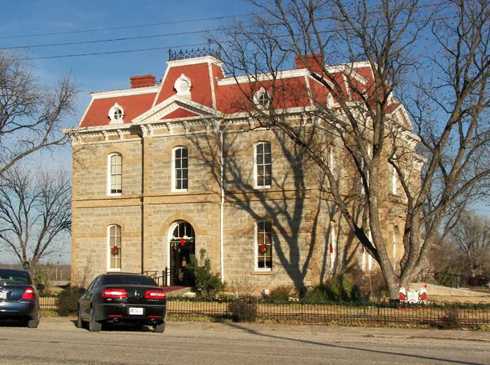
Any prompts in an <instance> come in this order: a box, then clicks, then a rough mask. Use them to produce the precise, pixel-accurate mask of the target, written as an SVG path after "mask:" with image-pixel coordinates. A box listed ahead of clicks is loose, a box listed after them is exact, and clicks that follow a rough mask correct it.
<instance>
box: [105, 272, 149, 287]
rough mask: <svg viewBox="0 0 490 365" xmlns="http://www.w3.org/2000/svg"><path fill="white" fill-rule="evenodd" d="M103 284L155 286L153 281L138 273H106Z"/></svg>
mask: <svg viewBox="0 0 490 365" xmlns="http://www.w3.org/2000/svg"><path fill="white" fill-rule="evenodd" d="M102 284H103V285H123V284H127V285H152V286H156V283H155V281H154V280H153V279H152V278H149V277H147V276H138V275H108V276H105V277H104V279H103V281H102Z"/></svg>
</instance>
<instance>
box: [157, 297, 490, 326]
mask: <svg viewBox="0 0 490 365" xmlns="http://www.w3.org/2000/svg"><path fill="white" fill-rule="evenodd" d="M167 308H168V314H169V316H170V318H174V319H181V320H186V319H187V320H188V319H193V318H196V317H207V318H212V319H215V320H219V319H233V320H236V321H277V322H300V323H317V324H329V323H330V324H342V325H383V326H386V325H413V326H437V327H458V326H468V327H477V326H482V325H490V305H463V304H458V305H446V306H435V305H423V306H422V305H419V306H413V305H410V306H398V307H393V306H388V305H382V304H371V305H352V304H303V303H282V304H281V303H265V302H261V301H260V300H255V299H238V300H231V301H230V300H227V301H210V302H203V301H184V300H170V301H168V307H167Z"/></svg>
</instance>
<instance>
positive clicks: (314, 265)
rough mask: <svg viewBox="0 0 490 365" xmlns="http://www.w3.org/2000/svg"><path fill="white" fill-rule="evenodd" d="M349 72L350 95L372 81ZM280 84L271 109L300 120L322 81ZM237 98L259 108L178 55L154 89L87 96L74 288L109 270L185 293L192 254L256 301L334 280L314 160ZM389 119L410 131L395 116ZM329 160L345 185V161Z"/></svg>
mask: <svg viewBox="0 0 490 365" xmlns="http://www.w3.org/2000/svg"><path fill="white" fill-rule="evenodd" d="M353 67H354V71H355V74H356V77H357V78H358V80H359V82H360V83H361V84H362V83H368V82H369V80H371V79H372V73H371V69H370V67H369V65H368V64H366V63H356V64H354V65H353ZM332 71H333V72H338V73H339V75H340V74H341V72H342V67H339V66H333V67H332ZM267 77H268V76H267V75H263V76H262V78H263V80H267ZM277 78H278V79H281V80H283V82H284V83H285V84H287V85H288V86H289V87H291V88H297V89H298V90H304V92H303V91H302V92H299V93H298V94H297V95H295V96H294V97H288V96H284V98H282V99H281V98H276V99H274V101H273V102H274V103H277V108H281V110H283V111H286V112H287V113H289V112H290V114H291V117H292V118H294V117H296V118H300V117H301V110H305V108H307V107H309V106H311V105H312V103H311V100H310V97H311V96H310V94H309V92H308V91H309V90H310V89H317V91H318V89H319V87H320V86H319V85H320V84H318V83H317V82H316V81H315V80H314V79H313V78H312V77H311V74H310V71H308V69H307V68H305V67H304V65H303V64H302V63H301V62H296V68H294V69H291V70H287V71H282V72H280V73H279V74H278V75H277ZM295 85H296V86H297V87H296V86H295ZM243 90H248V92H253V95H252V99H251V100H253V102H255V103H258V104H259V105H263V104H265V103H268V102H270V97H269V92H270V91H269V90H268V89H267V86H265V87H260V88H255V89H254V87H253V86H251V85H250V79H249V78H248V77H247V76H243V77H238V78H235V77H227V76H226V75H225V74H224V70H223V63H222V62H221V61H220V60H219V59H218V58H217V57H215V56H213V55H210V54H208V53H207V54H183V53H175V54H172V55H171V57H169V60H168V62H167V68H166V70H165V72H164V74H163V78H162V80H161V81H160V82H157V81H156V79H155V77H154V76H152V75H144V76H134V77H131V79H130V87H129V88H128V89H124V90H111V91H102V92H94V93H92V94H91V96H92V99H91V101H90V104H89V105H88V107H87V109H86V111H85V113H84V114H83V116H82V118H81V120H80V123H79V126H78V127H77V128H74V129H71V130H69V131H67V133H68V134H69V135H70V136H71V138H72V146H73V225H72V281H73V283H74V284H80V285H84V284H86V283H87V282H88V281H90V280H91V279H92V278H93V277H94V276H95V275H97V274H100V273H103V272H106V271H125V272H149V273H162V271H164V270H166V269H167V272H170V273H173V274H172V275H170V277H169V278H167V279H168V280H169V281H170V284H182V283H183V284H186V283H185V277H184V276H185V275H183V272H184V271H185V267H186V266H187V265H188V264H189V262H190V258H191V255H195V256H196V257H200V256H201V254H203V255H205V256H206V257H207V258H209V260H210V263H211V267H212V270H213V271H214V272H215V273H216V274H218V275H220V277H221V279H222V280H223V281H224V282H226V284H227V285H228V286H229V287H241V288H250V289H253V290H259V289H262V288H273V287H275V286H278V285H289V286H295V287H296V288H301V287H305V286H309V285H315V284H316V283H318V282H319V281H320V280H322V279H325V278H326V277H328V275H329V273H331V272H332V271H333V270H334V269H335V265H336V264H337V260H338V258H339V257H340V255H341V254H342V252H344V249H343V246H342V237H343V236H342V232H341V231H336V230H335V229H333V228H332V227H334V225H335V223H336V222H338V221H339V220H338V218H336V217H335V215H332V212H331V209H330V208H329V205H328V202H327V199H325V197H324V196H323V195H322V194H323V193H322V189H320V187H321V184H320V183H319V180H318V174H317V172H316V170H315V168H314V165H313V163H312V162H311V161H309V160H308V158H307V157H305V156H304V154H303V153H302V152H301V151H300V150H299V149H298V147H297V146H294V145H292V144H291V142H288V140H287V138H285V136H283V135H282V134H281V133H279V132H277V131H275V130H274V129H267V128H260V127H259V126H257V125H255V124H254V121H253V118H251V117H250V114H249V113H247V112H246V110H245V109H246V105H247V102H249V100H248V99H247V98H246V97H245V96H244V93H243ZM323 93H324V97H325V105H332V106H333V105H334V102H333V101H332V99H331V97H329V96H328V95H327V93H326V92H325V91H324V92H323ZM392 109H393V110H392V113H393V115H395V117H396V118H398V119H399V120H400V125H403V126H404V128H406V129H407V130H408V129H409V125H408V121H407V119H406V114H405V113H404V111H403V107H402V106H400V105H398V104H396V105H394V106H393V107H392ZM330 151H331V152H330V153H331V156H330V158H331V159H332V164H335V165H336V168H337V169H338V173H339V174H344V175H345V179H346V181H347V179H348V167H347V166H342V161H344V160H345V159H344V158H343V157H342V152H341V151H339V150H330ZM332 151H333V152H332ZM386 176H387V177H386V181H387V184H386V204H385V205H386V209H385V211H386V224H385V229H386V236H387V237H388V238H389V239H392V241H393V245H392V247H391V248H390V250H391V254H392V255H393V258H394V259H395V260H396V259H397V258H399V257H400V255H401V254H402V249H401V245H400V244H399V243H398V242H399V241H400V232H402V229H403V226H402V225H401V220H400V217H401V213H399V212H400V211H401V209H398V208H399V207H401V206H403V198H402V197H401V196H400V193H399V192H400V190H401V189H400V188H399V186H397V181H396V176H395V175H393V174H391V175H390V172H389V170H387V175H386ZM349 184H350V182H349ZM397 207H398V208H397ZM356 247H358V246H356ZM398 247H400V248H398ZM355 257H356V258H355V260H356V262H357V265H358V266H359V268H360V269H361V270H364V271H370V270H373V269H374V261H373V260H372V259H371V257H370V256H369V255H368V254H367V253H366V252H363V251H362V250H358V252H357V253H356V255H355ZM160 275H161V274H160ZM168 280H167V282H168Z"/></svg>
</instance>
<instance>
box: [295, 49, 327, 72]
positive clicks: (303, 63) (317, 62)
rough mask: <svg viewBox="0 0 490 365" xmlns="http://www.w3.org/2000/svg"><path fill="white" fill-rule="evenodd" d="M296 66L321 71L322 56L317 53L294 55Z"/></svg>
mask: <svg viewBox="0 0 490 365" xmlns="http://www.w3.org/2000/svg"><path fill="white" fill-rule="evenodd" d="M294 61H295V64H296V68H307V69H308V70H310V71H313V72H322V70H323V67H324V66H323V65H324V62H323V58H322V55H321V54H319V53H316V54H306V55H296V58H295V60H294Z"/></svg>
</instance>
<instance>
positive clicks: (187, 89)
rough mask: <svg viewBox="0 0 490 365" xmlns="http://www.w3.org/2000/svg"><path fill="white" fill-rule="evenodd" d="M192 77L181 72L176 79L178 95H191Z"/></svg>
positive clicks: (175, 86) (175, 85)
mask: <svg viewBox="0 0 490 365" xmlns="http://www.w3.org/2000/svg"><path fill="white" fill-rule="evenodd" d="M191 86H192V83H191V79H190V78H188V77H187V76H186V75H184V74H181V75H180V76H179V78H178V79H177V80H175V84H174V89H175V91H176V92H177V95H178V96H184V97H190V96H191Z"/></svg>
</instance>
